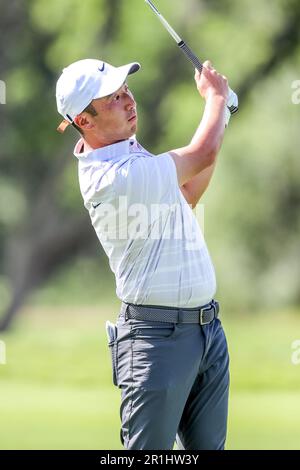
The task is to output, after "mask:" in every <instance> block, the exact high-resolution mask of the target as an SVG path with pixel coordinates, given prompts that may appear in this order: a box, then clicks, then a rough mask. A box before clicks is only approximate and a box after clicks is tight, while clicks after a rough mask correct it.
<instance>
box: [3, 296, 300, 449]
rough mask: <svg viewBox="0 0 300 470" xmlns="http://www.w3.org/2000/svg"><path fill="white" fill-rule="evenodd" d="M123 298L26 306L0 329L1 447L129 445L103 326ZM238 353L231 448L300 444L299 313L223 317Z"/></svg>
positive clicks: (233, 382)
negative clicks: (1, 348)
mask: <svg viewBox="0 0 300 470" xmlns="http://www.w3.org/2000/svg"><path fill="white" fill-rule="evenodd" d="M117 313H118V304H117V303H115V304H112V303H107V304H106V305H103V306H102V307H101V310H100V309H98V308H92V307H88V308H84V307H80V308H77V309H74V308H73V307H72V308H69V309H67V308H64V309H62V308H58V307H57V308H52V309H51V308H48V309H47V308H45V307H44V308H43V309H42V310H41V308H39V307H36V306H35V307H27V309H26V310H25V311H24V312H22V315H21V317H20V318H19V320H18V322H17V324H16V327H15V328H14V329H13V330H12V331H11V332H9V333H7V334H5V335H3V334H2V335H1V336H0V339H1V340H4V341H5V343H6V349H7V351H6V353H7V364H6V365H0V416H1V426H0V449H121V448H122V447H121V443H120V441H119V424H120V421H119V395H120V392H119V390H118V389H117V388H116V387H114V386H113V385H112V382H111V368H110V357H109V352H108V348H107V341H106V335H105V329H104V323H105V320H106V319H110V320H113V321H114V320H115V318H116V316H117ZM223 322H224V325H225V330H226V333H227V338H228V343H229V349H230V356H231V395H230V414H229V427H228V440H227V448H228V449H299V448H300V425H299V423H300V400H299V387H300V365H299V366H294V365H292V364H291V353H292V350H291V343H292V342H293V341H294V340H295V339H298V338H300V315H297V313H291V312H282V313H277V314H275V313H273V314H272V315H271V314H264V315H262V314H261V315H258V314H257V315H252V316H249V315H248V316H245V315H244V316H241V317H236V316H235V317H230V318H229V317H225V318H224V319H223Z"/></svg>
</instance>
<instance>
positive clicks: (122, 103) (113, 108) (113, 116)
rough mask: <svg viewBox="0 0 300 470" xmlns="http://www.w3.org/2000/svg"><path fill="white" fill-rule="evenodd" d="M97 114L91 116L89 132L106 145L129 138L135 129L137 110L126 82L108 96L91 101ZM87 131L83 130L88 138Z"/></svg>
mask: <svg viewBox="0 0 300 470" xmlns="http://www.w3.org/2000/svg"><path fill="white" fill-rule="evenodd" d="M92 105H93V106H94V108H95V110H96V111H97V113H98V115H97V116H93V117H92V118H91V117H90V118H91V119H92V121H91V122H92V125H93V128H92V129H91V132H92V133H93V135H94V136H95V137H98V138H99V139H100V140H101V141H103V142H104V143H105V144H106V145H110V144H112V143H115V142H118V141H120V140H125V139H129V138H130V137H132V136H133V135H134V134H135V133H136V131H137V110H136V103H135V101H134V98H133V95H132V93H131V91H130V90H129V88H128V86H127V84H126V83H124V84H123V85H122V87H121V88H119V90H117V91H116V92H115V93H113V94H112V95H110V96H107V97H105V98H100V99H97V100H93V101H92ZM88 134H89V132H85V136H86V137H87V138H88Z"/></svg>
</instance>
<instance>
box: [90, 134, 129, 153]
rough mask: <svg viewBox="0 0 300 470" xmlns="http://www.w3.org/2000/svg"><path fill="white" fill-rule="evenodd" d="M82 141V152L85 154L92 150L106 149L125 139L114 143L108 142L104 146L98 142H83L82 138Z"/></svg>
mask: <svg viewBox="0 0 300 470" xmlns="http://www.w3.org/2000/svg"><path fill="white" fill-rule="evenodd" d="M82 140H83V146H82V152H83V153H85V152H92V151H93V150H96V149H100V148H103V147H108V145H113V144H118V143H119V142H124V140H127V139H121V140H116V141H114V142H110V143H106V144H104V143H102V142H100V141H98V142H88V141H87V140H85V138H84V137H83V138H82Z"/></svg>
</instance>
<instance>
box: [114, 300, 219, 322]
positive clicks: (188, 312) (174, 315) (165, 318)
mask: <svg viewBox="0 0 300 470" xmlns="http://www.w3.org/2000/svg"><path fill="white" fill-rule="evenodd" d="M121 313H123V314H125V318H126V320H127V319H133V320H144V321H157V322H163V323H198V324H200V325H208V324H209V323H211V322H212V321H213V320H214V319H215V318H217V317H218V314H219V302H217V301H216V300H212V301H211V302H210V303H209V304H206V305H204V306H203V307H197V308H176V307H161V306H157V305H134V304H127V303H125V302H122V307H121Z"/></svg>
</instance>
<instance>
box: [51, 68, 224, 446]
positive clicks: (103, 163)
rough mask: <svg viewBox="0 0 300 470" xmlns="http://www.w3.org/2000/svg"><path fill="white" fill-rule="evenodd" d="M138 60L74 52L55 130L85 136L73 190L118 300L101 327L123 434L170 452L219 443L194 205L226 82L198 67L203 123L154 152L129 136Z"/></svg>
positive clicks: (209, 308) (214, 337)
mask: <svg viewBox="0 0 300 470" xmlns="http://www.w3.org/2000/svg"><path fill="white" fill-rule="evenodd" d="M139 69H140V65H139V64H138V63H131V64H128V65H124V66H121V67H113V66H112V65H110V64H108V63H105V62H103V61H101V60H94V59H86V60H81V61H78V62H75V63H73V64H71V65H70V66H68V67H67V68H65V69H64V70H63V73H62V75H61V76H60V78H59V80H58V82H57V89H56V98H57V108H58V111H59V113H60V114H61V115H62V116H63V118H64V120H63V122H62V123H61V125H60V126H59V128H58V130H59V131H60V132H63V131H64V130H65V129H66V128H67V126H69V125H72V126H73V127H75V128H76V129H77V131H79V133H80V134H81V138H80V140H79V141H78V142H77V144H76V147H75V150H74V155H75V156H76V157H77V158H78V162H79V183H80V189H81V193H82V196H83V200H84V205H85V207H86V209H87V210H88V211H89V214H90V218H91V222H92V225H93V227H94V229H95V231H96V234H97V237H98V239H99V241H100V243H101V244H102V246H103V248H104V250H105V252H106V254H107V256H108V258H109V264H110V267H111V269H112V271H113V272H114V274H115V278H116V293H117V296H118V297H119V299H120V300H121V308H120V312H119V315H118V319H117V322H116V324H115V325H114V324H110V323H108V324H107V333H108V336H109V346H110V348H111V353H112V367H113V380H114V384H115V385H116V386H118V387H119V388H120V389H121V409H120V416H121V441H122V444H123V445H124V447H125V448H126V449H148V450H160V449H172V448H173V446H174V443H175V441H176V442H177V446H178V448H179V449H187V450H201V449H224V445H225V438H226V424H227V409H228V388H229V372H228V364H229V358H228V350H227V343H226V338H225V334H224V331H223V328H222V325H221V322H220V320H219V318H218V313H219V304H218V302H217V301H216V300H214V295H215V292H216V280H215V272H214V267H213V264H212V262H211V259H210V256H209V253H208V249H207V246H206V243H205V241H204V238H203V235H202V233H201V230H200V227H199V225H198V223H197V220H196V218H195V216H194V214H193V211H192V208H193V207H195V205H196V204H197V202H198V200H199V199H200V198H201V196H202V195H203V193H204V191H205V190H206V188H207V186H208V184H209V182H210V179H211V176H212V173H213V170H214V167H215V163H216V157H217V154H218V152H219V150H220V147H221V143H222V139H223V135H224V131H225V106H226V101H227V97H228V83H227V79H226V77H224V76H222V75H220V74H219V73H217V72H216V70H214V69H213V68H212V65H211V63H210V62H206V63H205V64H204V69H203V71H202V73H201V74H200V73H199V72H198V71H196V72H195V81H196V86H197V89H198V92H199V94H200V95H201V96H202V98H204V100H205V102H206V105H205V110H204V114H203V117H202V119H201V122H200V124H199V127H198V129H197V130H196V131H195V134H194V137H193V138H192V140H191V142H189V143H187V145H186V146H185V147H182V148H178V149H173V150H168V149H166V152H165V153H163V154H161V155H156V156H155V155H153V154H151V152H149V151H147V150H145V149H144V148H143V147H142V146H141V145H140V144H139V142H138V141H137V140H136V138H135V135H136V133H137V128H138V108H137V104H136V102H135V100H134V97H133V94H132V92H131V91H130V89H129V87H128V84H127V81H128V76H129V75H130V74H133V73H135V72H137V71H138V70H139ZM152 86H155V84H152ZM145 92H147V93H151V87H149V88H147V90H145ZM178 99H179V98H178ZM181 106H182V109H184V107H185V102H184V100H182V102H181ZM183 119H184V118H183V115H180V114H179V115H178V116H177V125H178V127H180V126H181V125H182V120H183ZM162 144H163V142H162ZM108 406H109V405H108Z"/></svg>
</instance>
